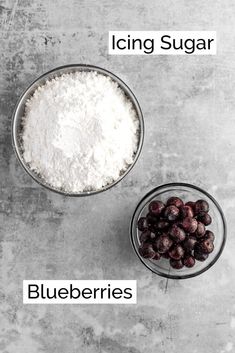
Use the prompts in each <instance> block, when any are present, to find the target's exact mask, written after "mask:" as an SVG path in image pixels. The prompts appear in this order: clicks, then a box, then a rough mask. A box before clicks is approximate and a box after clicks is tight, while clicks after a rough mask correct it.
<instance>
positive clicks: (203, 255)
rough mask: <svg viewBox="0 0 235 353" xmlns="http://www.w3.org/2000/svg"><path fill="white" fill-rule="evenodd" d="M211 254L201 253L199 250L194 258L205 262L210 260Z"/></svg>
mask: <svg viewBox="0 0 235 353" xmlns="http://www.w3.org/2000/svg"><path fill="white" fill-rule="evenodd" d="M208 256H209V254H205V253H203V252H201V251H200V250H199V249H196V250H195V251H194V258H195V259H196V260H198V261H205V260H206V259H207V258H208Z"/></svg>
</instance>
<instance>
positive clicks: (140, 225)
mask: <svg viewBox="0 0 235 353" xmlns="http://www.w3.org/2000/svg"><path fill="white" fill-rule="evenodd" d="M137 226H138V229H139V230H141V231H144V230H146V229H148V222H147V219H146V218H145V217H140V219H139V220H138V225H137Z"/></svg>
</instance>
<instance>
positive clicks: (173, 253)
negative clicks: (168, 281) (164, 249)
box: [169, 245, 184, 260]
mask: <svg viewBox="0 0 235 353" xmlns="http://www.w3.org/2000/svg"><path fill="white" fill-rule="evenodd" d="M169 255H170V258H171V259H174V260H179V259H181V258H182V257H183V256H184V249H183V248H182V246H181V245H176V246H174V247H172V248H171V249H170V251H169Z"/></svg>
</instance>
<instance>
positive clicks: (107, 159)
mask: <svg viewBox="0 0 235 353" xmlns="http://www.w3.org/2000/svg"><path fill="white" fill-rule="evenodd" d="M143 137H144V122H143V115H142V112H141V108H140V106H139V103H138V101H137V99H136V97H135V96H134V94H133V93H132V91H131V90H130V88H129V87H128V86H127V85H126V84H125V83H124V82H123V81H122V80H121V79H120V78H118V77H117V76H115V75H114V74H113V73H111V72H109V71H107V70H104V69H102V68H99V67H96V66H91V65H69V66H63V67H59V68H56V69H54V70H52V71H50V72H47V73H45V74H44V75H42V76H41V77H39V78H38V79H37V80H35V81H34V82H33V83H32V84H31V85H30V86H29V87H28V88H27V89H26V91H25V92H24V93H23V94H22V96H21V97H20V99H19V101H18V103H17V105H16V108H15V111H14V114H13V119H12V141H13V147H14V150H15V152H16V155H17V157H18V159H19V161H20V163H21V165H22V166H23V168H24V169H25V171H26V172H27V173H28V174H29V175H30V176H31V177H32V178H33V179H34V180H35V181H36V182H38V183H39V184H41V185H42V186H44V187H46V188H48V189H50V190H52V191H55V192H58V193H61V194H64V195H69V196H85V195H91V194H95V193H98V192H101V191H104V190H107V189H109V188H111V187H112V186H114V185H115V184H117V183H118V182H119V181H120V180H121V179H123V178H124V177H125V176H126V175H127V173H128V172H129V171H130V170H131V168H132V167H133V166H134V164H135V163H136V161H137V159H138V157H139V155H140V152H141V148H142V145H143Z"/></svg>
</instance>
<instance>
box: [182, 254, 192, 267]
mask: <svg viewBox="0 0 235 353" xmlns="http://www.w3.org/2000/svg"><path fill="white" fill-rule="evenodd" d="M183 264H184V266H186V267H193V266H194V265H195V259H194V257H193V256H185V258H184V259H183Z"/></svg>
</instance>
